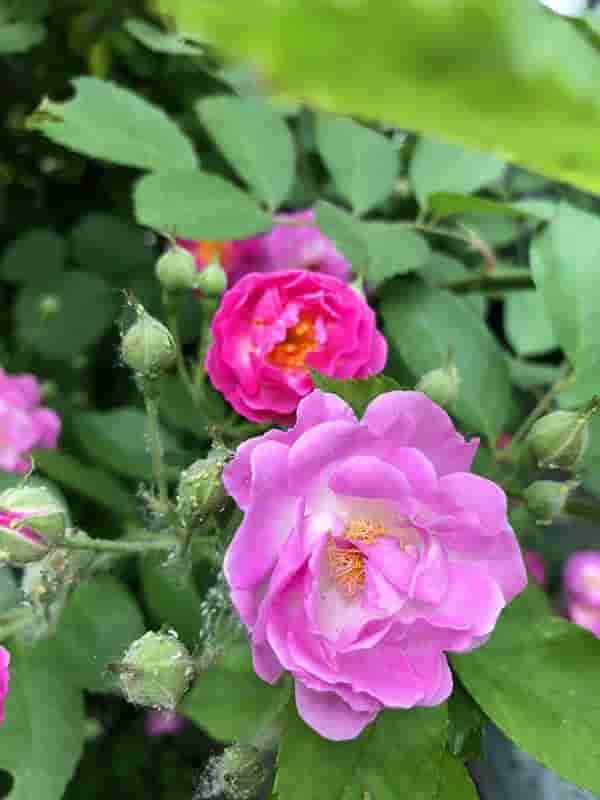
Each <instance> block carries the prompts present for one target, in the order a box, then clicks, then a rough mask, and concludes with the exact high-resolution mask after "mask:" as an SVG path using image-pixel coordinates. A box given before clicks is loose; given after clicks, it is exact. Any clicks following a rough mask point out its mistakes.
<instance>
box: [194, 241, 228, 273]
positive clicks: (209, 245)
mask: <svg viewBox="0 0 600 800" xmlns="http://www.w3.org/2000/svg"><path fill="white" fill-rule="evenodd" d="M228 245H229V243H228V242H212V241H202V242H197V243H196V245H195V246H194V255H195V256H196V258H197V259H199V260H200V261H201V262H202V265H203V266H207V265H208V264H210V263H211V261H214V260H215V259H218V261H219V264H220V265H221V267H222V268H223V269H225V261H226V258H227V254H228V252H229V246H228Z"/></svg>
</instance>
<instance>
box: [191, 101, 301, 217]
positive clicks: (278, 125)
mask: <svg viewBox="0 0 600 800" xmlns="http://www.w3.org/2000/svg"><path fill="white" fill-rule="evenodd" d="M196 110H197V112H198V116H199V117H200V120H201V121H202V124H203V125H204V127H205V128H206V130H207V131H208V133H209V135H210V137H211V139H213V140H214V142H215V144H216V145H217V147H218V148H219V150H220V151H221V152H222V153H223V155H224V156H225V158H226V159H227V160H228V161H229V163H230V164H231V166H232V168H233V169H234V170H235V172H236V173H237V174H238V175H239V177H240V178H241V179H242V180H243V181H245V183H247V184H248V186H249V187H250V189H251V190H252V191H253V192H254V193H255V194H256V195H257V197H258V198H259V200H262V201H263V202H265V203H266V204H267V206H268V207H269V208H271V209H273V210H274V209H276V208H277V207H278V206H279V205H281V203H283V202H284V200H285V199H286V197H287V196H288V194H289V193H290V190H291V188H292V184H293V182H294V174H295V160H296V153H295V150H294V140H293V139H292V135H291V133H290V131H289V129H288V127H287V125H286V123H285V122H284V120H283V119H282V118H281V115H280V114H278V113H277V111H275V109H274V108H272V107H271V106H269V105H268V104H267V103H266V102H265V101H264V100H261V99H258V98H244V99H242V98H240V97H233V96H226V95H224V96H221V97H207V98H206V99H204V100H201V101H200V102H199V103H197V105H196Z"/></svg>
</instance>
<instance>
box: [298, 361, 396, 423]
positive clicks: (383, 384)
mask: <svg viewBox="0 0 600 800" xmlns="http://www.w3.org/2000/svg"><path fill="white" fill-rule="evenodd" d="M312 378H313V381H314V384H315V388H317V389H320V390H321V391H322V392H332V393H333V394H337V395H338V397H341V398H342V400H345V401H346V402H347V403H348V405H350V406H351V407H352V409H353V410H354V413H355V414H356V415H357V416H358V417H361V416H362V415H363V413H364V411H365V409H366V407H367V406H368V405H369V403H370V402H371V400H374V399H375V398H376V397H378V396H379V395H380V394H383V393H384V392H396V391H401V390H402V387H401V386H400V385H399V384H398V383H397V382H396V381H395V380H394V379H393V378H389V377H388V376H387V375H373V377H371V378H364V379H363V380H348V381H336V380H334V379H333V378H328V377H327V376H325V375H321V374H320V373H319V372H315V371H313V373H312Z"/></svg>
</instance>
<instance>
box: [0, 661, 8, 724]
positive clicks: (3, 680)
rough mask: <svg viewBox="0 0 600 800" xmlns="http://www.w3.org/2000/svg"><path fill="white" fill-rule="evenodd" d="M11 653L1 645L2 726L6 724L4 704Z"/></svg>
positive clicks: (0, 688)
mask: <svg viewBox="0 0 600 800" xmlns="http://www.w3.org/2000/svg"><path fill="white" fill-rule="evenodd" d="M9 664H10V653H9V652H8V650H6V649H5V648H4V647H2V645H0V724H1V723H3V722H4V704H5V702H6V696H7V694H8V681H9V671H8V667H9Z"/></svg>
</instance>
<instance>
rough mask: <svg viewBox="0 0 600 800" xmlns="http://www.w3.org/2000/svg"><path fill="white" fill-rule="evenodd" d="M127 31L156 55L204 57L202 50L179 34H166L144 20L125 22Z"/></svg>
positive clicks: (134, 19) (132, 19)
mask: <svg viewBox="0 0 600 800" xmlns="http://www.w3.org/2000/svg"><path fill="white" fill-rule="evenodd" d="M125 30H126V31H127V33H129V34H131V36H133V38H134V39H137V40H138V42H140V43H141V44H143V45H144V46H145V47H147V48H148V49H149V50H153V51H154V52H156V53H167V54H168V55H174V56H179V55H182V56H197V55H202V50H201V49H200V48H199V47H198V46H197V45H195V44H190V43H188V42H186V41H185V40H184V39H183V38H182V37H181V36H179V34H177V33H166V32H165V31H162V30H161V29H160V28H159V27H157V26H156V25H152V24H151V23H149V22H146V20H144V19H136V18H134V17H132V18H131V19H128V20H125Z"/></svg>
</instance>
